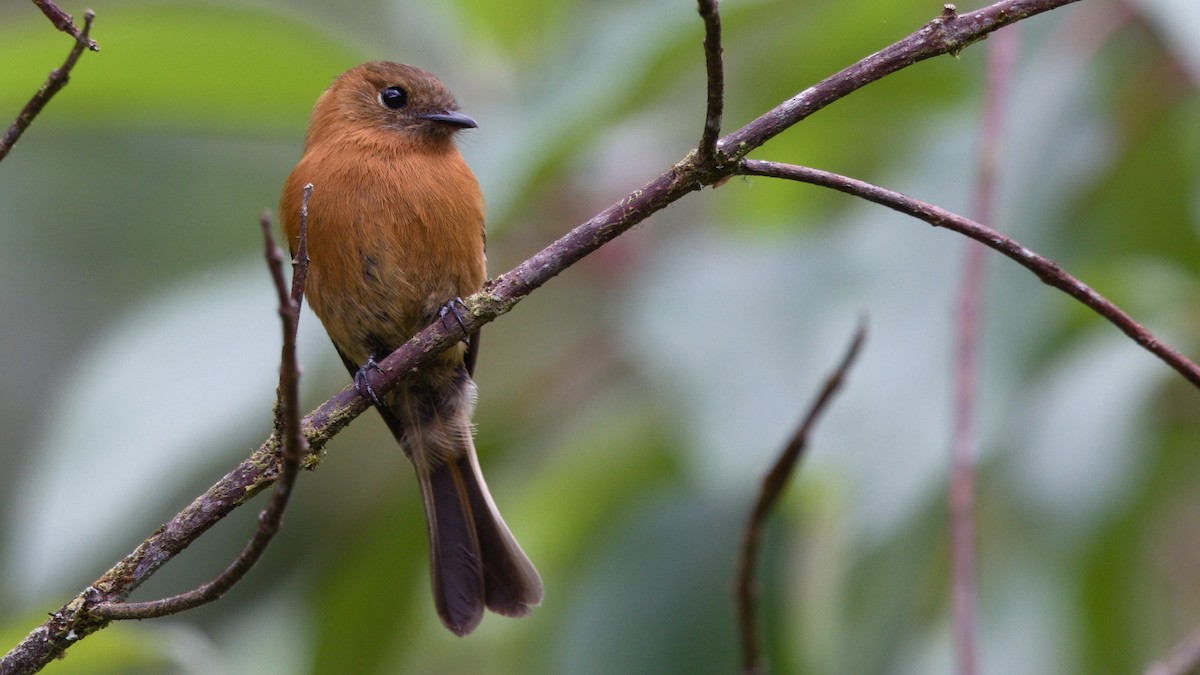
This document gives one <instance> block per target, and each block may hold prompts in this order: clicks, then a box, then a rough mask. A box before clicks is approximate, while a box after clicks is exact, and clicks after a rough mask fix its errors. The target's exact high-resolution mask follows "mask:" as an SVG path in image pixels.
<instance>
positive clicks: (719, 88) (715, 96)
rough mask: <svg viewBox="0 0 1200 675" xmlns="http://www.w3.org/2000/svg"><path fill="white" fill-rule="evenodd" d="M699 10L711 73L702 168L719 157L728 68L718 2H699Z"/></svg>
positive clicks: (701, 156) (702, 140) (706, 67)
mask: <svg viewBox="0 0 1200 675" xmlns="http://www.w3.org/2000/svg"><path fill="white" fill-rule="evenodd" d="M699 9H700V17H701V18H702V19H704V66H705V70H706V71H707V73H708V78H707V79H708V106H707V110H706V111H705V113H704V133H703V134H702V135H701V136H700V146H699V148H698V149H697V153H698V154H699V157H698V159H699V161H700V163H701V164H702V165H703V164H708V163H709V162H711V161H712V160H713V159H714V158H715V157H716V156H717V136H719V135H720V133H721V115H722V114H723V111H724V109H725V67H724V64H723V63H722V62H721V14H720V12H719V11H717V0H699Z"/></svg>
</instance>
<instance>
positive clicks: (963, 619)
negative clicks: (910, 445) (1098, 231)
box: [947, 26, 1018, 675]
mask: <svg viewBox="0 0 1200 675" xmlns="http://www.w3.org/2000/svg"><path fill="white" fill-rule="evenodd" d="M1017 29H1018V27H1017V26H1012V27H1010V28H1008V29H1006V30H1002V31H997V32H996V34H995V35H993V36H992V38H991V40H990V41H989V44H988V49H987V54H988V59H987V86H986V93H985V101H984V114H983V124H982V126H981V128H980V134H979V135H980V148H979V160H978V163H979V173H978V176H977V177H976V183H975V206H974V209H973V211H974V216H975V220H976V221H978V222H981V223H984V222H992V221H993V220H995V217H994V215H993V214H994V213H995V206H994V205H995V197H996V183H997V180H996V174H997V171H998V169H999V163H1000V147H1001V145H1000V142H1001V133H1002V131H1001V130H1002V123H1003V111H1004V103H1005V102H1006V100H1007V94H1008V82H1009V78H1010V76H1011V74H1012V66H1013V61H1014V56H1015V54H1016V36H1017V33H1016V31H1017ZM963 258H964V260H963V272H962V283H961V284H959V300H958V315H957V317H956V332H957V337H956V339H955V349H954V351H955V353H954V380H955V383H954V403H953V416H954V428H953V437H952V440H951V444H950V485H949V491H948V495H947V501H948V507H949V511H950V560H951V565H950V566H951V570H952V574H951V577H952V579H953V581H952V584H951V598H952V603H951V604H952V606H953V608H954V641H955V649H956V653H957V657H958V674H959V675H975V673H977V672H978V671H979V656H978V652H979V650H978V639H977V637H976V636H977V632H976V620H975V616H976V604H977V603H976V597H977V593H976V587H975V557H976V556H975V458H976V454H977V448H978V445H979V443H978V435H977V433H976V431H975V412H976V410H977V408H978V401H977V393H978V392H977V391H976V369H977V366H978V362H979V335H980V330H979V325H980V323H981V322H982V319H981V317H980V314H981V306H982V304H983V283H984V281H983V273H984V266H985V263H986V259H987V249H986V248H985V247H984V246H983V245H982V244H980V243H979V242H977V241H973V240H968V241H967V242H966V247H965V250H964V256H963Z"/></svg>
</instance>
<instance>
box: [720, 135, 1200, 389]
mask: <svg viewBox="0 0 1200 675" xmlns="http://www.w3.org/2000/svg"><path fill="white" fill-rule="evenodd" d="M741 167H742V168H741V171H740V172H741V173H743V174H746V175H750V176H770V177H772V178H784V179H787V180H794V181H799V182H801V183H810V184H812V185H820V186H822V187H827V188H831V189H834V190H837V191H838V192H844V193H846V194H849V195H854V196H856V197H861V198H863V199H866V200H867V201H870V202H875V203H876V204H879V205H881V206H886V207H888V208H890V209H893V210H896V211H899V212H900V213H904V214H907V215H910V216H912V217H914V218H917V219H920V220H923V221H925V222H927V223H929V224H930V225H933V226H934V227H944V228H946V229H947V230H952V231H954V232H958V233H959V234H963V235H966V236H968V237H970V238H972V239H974V240H975V241H978V242H980V243H982V244H983V245H984V246H987V247H988V248H990V249H993V250H995V251H998V252H1000V253H1002V254H1004V255H1005V256H1006V257H1008V258H1011V259H1012V260H1015V261H1016V262H1017V263H1018V264H1020V265H1021V266H1022V267H1024V268H1025V269H1027V270H1029V271H1030V272H1033V273H1034V274H1035V275H1037V277H1038V278H1039V279H1041V280H1042V282H1043V283H1045V284H1046V285H1048V286H1052V287H1054V288H1057V289H1058V290H1060V291H1062V292H1064V293H1066V294H1067V295H1069V296H1071V297H1073V298H1075V299H1076V300H1078V301H1079V302H1081V303H1083V304H1084V305H1085V306H1087V307H1088V308H1090V309H1091V310H1093V311H1095V312H1096V313H1097V314H1099V315H1100V316H1102V317H1104V318H1105V319H1108V320H1109V322H1111V323H1112V324H1113V325H1114V326H1116V327H1117V328H1119V329H1120V330H1121V332H1122V333H1125V334H1126V335H1128V336H1129V337H1130V338H1132V339H1133V341H1134V342H1136V343H1137V344H1138V345H1139V346H1141V347H1142V348H1143V349H1145V350H1146V351H1148V352H1150V353H1151V354H1154V355H1155V356H1157V357H1158V358H1159V359H1161V360H1162V361H1163V362H1164V363H1166V364H1167V365H1168V366H1170V367H1171V368H1172V369H1174V370H1175V371H1176V372H1177V373H1179V374H1180V375H1182V376H1183V377H1184V378H1185V379H1186V380H1187V381H1188V382H1191V383H1192V385H1194V386H1196V387H1200V366H1197V365H1196V364H1195V363H1192V362H1191V361H1189V360H1188V359H1187V357H1185V356H1184V355H1183V354H1180V353H1179V352H1178V351H1176V350H1175V349H1173V348H1171V347H1170V346H1169V345H1167V344H1164V343H1163V342H1162V341H1161V340H1159V339H1158V338H1157V337H1155V336H1154V334H1153V333H1151V332H1150V331H1149V330H1147V329H1146V328H1145V327H1144V326H1142V325H1141V324H1139V323H1138V322H1137V321H1134V320H1133V318H1132V317H1130V316H1129V315H1128V314H1126V313H1125V312H1124V311H1122V310H1121V308H1120V307H1117V306H1116V305H1114V304H1113V303H1112V302H1111V301H1109V300H1108V299H1107V298H1105V297H1104V296H1102V295H1100V294H1099V293H1097V292H1096V291H1094V290H1092V289H1091V288H1090V287H1088V285H1087V284H1085V283H1083V282H1082V281H1080V280H1078V279H1076V278H1075V277H1073V276H1071V275H1070V274H1067V273H1066V272H1064V271H1063V270H1062V268H1061V267H1059V266H1058V263H1056V262H1054V261H1053V260H1051V259H1049V258H1047V257H1045V256H1043V255H1039V254H1037V253H1034V252H1033V251H1031V250H1029V249H1027V248H1025V247H1024V246H1022V245H1021V244H1020V243H1019V242H1017V241H1015V240H1013V239H1011V238H1010V237H1006V236H1004V235H1003V234H1000V233H999V232H997V231H995V230H993V229H991V228H989V227H987V226H985V225H981V224H979V223H977V222H975V221H973V220H969V219H967V218H963V217H962V216H959V215H956V214H954V213H951V212H949V211H947V210H945V209H943V208H940V207H937V206H934V205H933V204H929V203H926V202H923V201H920V200H918V199H913V198H912V197H909V196H906V195H902V194H900V193H899V192H893V191H891V190H888V189H886V188H881V187H879V186H878V185H872V184H870V183H867V182H864V181H861V180H856V179H854V178H848V177H846V176H841V175H838V174H836V173H830V172H828V171H821V170H819V169H810V168H808V167H803V166H795V165H792V164H781V163H778V162H765V161H761V160H753V159H747V160H742V165H741Z"/></svg>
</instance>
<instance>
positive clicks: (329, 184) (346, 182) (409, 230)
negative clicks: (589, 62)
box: [280, 61, 542, 635]
mask: <svg viewBox="0 0 1200 675" xmlns="http://www.w3.org/2000/svg"><path fill="white" fill-rule="evenodd" d="M475 126H476V124H475V121H474V120H472V119H471V118H470V117H467V116H466V115H464V114H462V113H461V112H459V111H458V106H457V104H456V102H455V100H454V96H453V95H451V94H450V92H449V91H448V90H447V89H446V87H445V86H444V85H443V84H442V83H441V82H439V81H438V80H437V78H435V77H434V76H433V75H431V74H429V73H427V72H425V71H423V70H421V69H419V68H414V67H412V66H407V65H402V64H399V63H390V62H383V61H375V62H371V63H364V64H362V65H360V66H357V67H355V68H351V69H350V70H348V71H346V72H345V73H343V74H341V75H340V76H338V78H337V79H336V80H334V82H333V84H332V85H330V87H329V88H328V89H327V90H326V91H325V92H324V93H323V94H321V96H320V98H318V99H317V103H316V106H315V107H314V108H313V113H312V120H311V122H310V125H309V128H308V135H307V137H306V139H305V144H304V156H303V157H302V158H301V159H300V162H299V163H298V164H297V165H296V168H295V169H294V170H293V171H292V173H291V175H290V176H289V177H288V179H287V183H286V184H285V185H284V189H283V196H282V197H281V199H280V214H281V218H282V221H283V228H284V231H285V233H286V235H287V237H288V241H289V242H290V244H291V247H292V250H293V251H295V248H296V246H297V235H298V230H299V224H300V222H299V221H300V215H299V214H300V204H301V200H302V195H303V191H304V186H305V184H307V183H312V184H313V186H314V191H313V195H312V197H311V200H310V202H309V205H308V228H307V244H308V253H309V266H308V282H307V286H306V290H305V292H306V295H307V298H308V303H309V305H310V306H311V307H312V309H313V311H314V312H315V313H316V314H317V316H318V317H320V319H321V322H322V323H323V324H324V325H325V330H326V331H327V332H328V333H329V337H330V338H331V339H332V340H333V344H334V346H335V347H337V350H338V353H339V354H340V355H341V357H342V361H343V362H344V363H345V364H346V368H347V369H348V370H349V371H350V373H351V374H352V375H353V376H354V377H355V382H356V383H360V387H359V389H360V391H364V387H363V386H361V385H362V384H365V382H366V379H365V378H364V377H362V375H363V374H364V373H365V369H366V368H368V367H377V366H375V359H382V358H383V357H385V356H387V355H388V354H389V353H391V352H392V351H393V350H395V349H396V348H397V347H399V346H400V345H402V344H404V343H405V342H406V341H408V339H409V338H410V337H412V336H413V335H414V334H415V333H416V332H417V331H418V330H420V329H421V328H424V327H425V326H426V325H428V324H429V323H431V322H432V321H433V320H435V319H437V318H438V317H439V316H442V315H444V314H445V312H446V308H447V307H451V309H453V307H452V305H450V303H452V302H454V301H455V300H456V299H457V298H461V297H466V296H468V295H470V294H471V293H474V292H475V291H477V290H479V288H480V287H481V286H482V285H483V282H484V279H485V277H486V264H485V259H484V228H483V218H484V213H483V196H482V194H481V193H480V190H479V183H478V182H477V181H476V179H475V175H474V174H472V173H471V170H470V169H469V168H468V167H467V165H466V163H465V162H464V161H463V158H462V156H461V155H460V154H459V152H458V149H457V148H456V147H455V145H454V136H455V134H456V133H457V132H459V131H461V130H463V129H470V128H474V127H475ZM478 345H479V340H478V333H476V334H475V335H473V336H471V338H470V340H469V342H468V343H466V344H463V343H460V344H458V345H456V346H454V347H453V348H451V349H449V350H447V351H446V352H444V353H443V354H442V355H441V356H440V357H438V358H437V359H435V360H433V361H431V362H430V363H428V364H427V365H424V366H422V367H421V368H419V369H417V371H416V372H414V373H411V374H410V375H409V376H408V377H407V378H406V379H405V380H404V381H403V383H401V384H400V385H399V386H398V387H397V388H396V389H395V390H393V391H392V392H391V393H389V394H387V395H385V396H383V397H377V396H375V394H374V391H372V390H370V387H369V386H366V391H364V393H365V394H367V395H369V396H370V397H371V398H372V399H374V401H375V407H376V408H377V409H378V410H379V414H380V415H382V416H383V420H384V422H386V423H387V426H388V427H389V428H390V429H391V431H392V434H394V435H395V437H396V440H397V441H398V442H399V443H400V446H401V447H402V448H403V449H404V452H405V454H407V455H408V458H409V459H410V460H412V463H413V465H414V466H415V467H416V471H417V479H418V481H419V483H420V487H421V496H422V498H423V500H424V503H425V518H426V521H427V523H428V526H429V545H430V553H431V558H432V576H433V597H434V604H435V605H436V607H437V611H438V614H439V615H440V616H441V619H442V622H443V623H444V624H446V627H447V628H449V629H450V630H451V631H453V632H454V633H456V634H458V635H466V634H467V633H470V632H471V631H472V630H474V629H475V627H476V626H478V625H479V622H480V620H481V619H482V618H483V610H484V607H487V608H488V609H490V610H492V611H493V612H496V613H499V614H503V615H506V616H524V615H526V614H528V613H529V611H530V607H532V606H534V605H537V604H539V603H540V602H541V600H542V581H541V578H540V577H539V576H538V573H537V570H535V569H534V567H533V565H532V564H531V563H530V562H529V559H528V558H527V557H526V556H525V553H524V552H523V551H522V550H521V547H520V546H519V545H518V544H517V541H516V539H514V538H513V536H512V534H511V533H510V532H509V530H508V527H507V526H506V525H505V524H504V520H503V519H502V518H501V517H500V512H499V511H497V509H496V505H495V503H494V502H493V501H492V497H491V495H490V494H489V493H488V489H487V485H486V484H485V483H484V481H483V474H482V473H481V472H480V469H479V460H478V459H477V458H476V456H475V445H474V442H473V439H472V434H473V430H472V427H471V413H472V410H473V408H474V404H475V383H474V382H473V381H472V379H471V376H472V373H473V370H474V363H475V355H476V352H477V349H478Z"/></svg>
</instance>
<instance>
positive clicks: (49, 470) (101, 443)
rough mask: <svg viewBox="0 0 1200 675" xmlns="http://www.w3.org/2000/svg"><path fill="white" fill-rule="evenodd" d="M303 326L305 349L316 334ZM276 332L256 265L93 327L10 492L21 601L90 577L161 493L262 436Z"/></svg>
mask: <svg viewBox="0 0 1200 675" xmlns="http://www.w3.org/2000/svg"><path fill="white" fill-rule="evenodd" d="M301 326H302V327H303V329H302V330H301V349H302V350H303V349H306V347H305V346H304V345H307V344H309V343H310V342H311V341H312V340H313V339H318V338H319V337H320V336H318V335H317V330H318V329H317V328H316V325H315V322H312V321H307V322H301ZM280 339H281V338H280V326H279V320H278V319H277V318H276V314H275V312H274V296H273V292H272V290H271V285H270V281H269V278H268V276H267V272H266V270H265V269H264V268H262V267H259V266H253V267H248V268H247V267H241V268H229V269H227V270H225V271H224V272H223V273H222V274H220V275H217V276H216V277H214V278H210V279H209V280H207V281H206V282H203V283H193V284H188V285H184V286H180V287H179V288H177V289H174V290H173V291H170V292H165V293H163V294H161V295H160V296H158V297H156V298H154V299H152V300H150V301H149V302H147V303H145V304H144V305H143V306H142V307H139V308H138V309H136V310H135V311H133V312H130V313H129V314H127V315H126V316H125V317H124V318H123V320H122V321H121V322H120V323H117V324H115V325H114V326H113V327H112V328H111V329H110V331H109V332H108V333H107V334H106V335H103V336H99V337H97V339H96V341H95V343H94V344H93V346H92V348H91V349H90V350H89V351H88V352H87V353H84V354H81V355H80V356H79V358H78V361H77V365H76V369H75V372H73V373H72V386H70V387H69V388H65V389H63V390H62V391H61V394H60V395H61V400H60V401H59V402H58V403H57V405H56V406H55V409H58V410H65V411H70V414H69V415H62V416H56V417H53V418H50V420H48V422H49V426H48V428H46V429H44V431H43V433H42V435H41V440H40V442H39V443H38V451H37V452H36V454H35V455H34V457H35V459H34V462H33V463H32V464H31V465H30V466H29V468H28V470H27V473H26V475H25V476H24V480H23V481H22V482H21V483H20V485H19V486H18V490H17V492H16V494H15V496H14V500H13V502H12V511H11V513H10V514H9V518H10V519H11V528H12V529H11V537H12V543H11V544H10V546H9V548H8V553H9V555H8V557H9V560H8V568H9V569H10V570H12V574H11V575H10V576H9V577H8V579H9V580H10V581H11V580H13V579H20V580H21V581H20V585H19V586H15V587H13V588H11V589H8V590H10V592H13V593H15V594H18V595H19V596H20V597H21V598H22V599H23V600H25V601H28V600H29V599H31V598H33V597H37V596H39V595H52V594H55V593H61V589H62V586H63V584H64V581H65V580H67V581H68V583H71V582H70V581H69V580H83V579H89V580H90V579H92V578H94V577H95V576H97V575H98V574H99V573H100V572H102V571H103V570H104V569H106V568H107V563H111V559H110V556H111V555H113V553H114V551H122V550H127V548H128V547H129V546H130V545H131V544H132V543H136V541H137V537H139V536H140V534H141V533H144V532H146V531H148V530H149V529H151V528H152V527H153V525H154V524H157V523H159V522H162V521H164V520H166V519H167V517H169V516H170V514H172V513H174V512H175V509H173V508H170V507H168V506H167V505H166V504H165V503H164V500H165V499H166V498H167V497H168V496H171V495H173V494H174V493H175V490H177V489H178V488H179V487H180V484H181V483H183V482H186V481H190V480H191V476H192V474H193V472H195V471H196V470H197V469H199V468H205V467H209V466H211V465H212V464H213V463H215V462H216V461H217V460H219V459H222V458H223V460H222V461H229V460H238V459H240V458H241V457H242V456H243V455H244V454H245V449H244V448H245V445H244V444H245V443H246V441H245V440H244V439H245V438H247V436H249V437H250V438H253V437H254V435H255V434H260V435H261V436H262V438H265V437H266V434H267V432H269V430H270V424H271V409H272V406H273V404H274V401H275V393H274V392H275V386H276V384H277V382H278V375H277V368H278V366H277V363H278V358H279V357H278V353H279V344H280ZM238 441H240V442H238ZM251 442H253V441H251ZM131 467H137V468H136V470H132V469H131ZM84 495H87V497H86V498H85V497H84ZM89 575H91V576H89Z"/></svg>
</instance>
